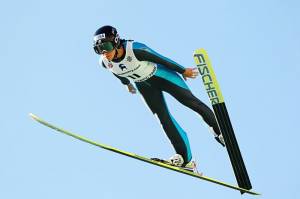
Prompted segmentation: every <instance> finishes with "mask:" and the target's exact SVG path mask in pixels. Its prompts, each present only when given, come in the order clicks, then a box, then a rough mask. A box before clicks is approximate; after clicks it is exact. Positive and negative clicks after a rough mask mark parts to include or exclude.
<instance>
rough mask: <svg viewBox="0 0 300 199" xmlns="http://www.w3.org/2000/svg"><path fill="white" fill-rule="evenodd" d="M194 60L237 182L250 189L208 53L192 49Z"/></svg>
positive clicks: (240, 185)
mask: <svg viewBox="0 0 300 199" xmlns="http://www.w3.org/2000/svg"><path fill="white" fill-rule="evenodd" d="M194 60H195V63H196V65H197V68H198V70H199V73H200V74H201V76H202V81H203V84H204V87H205V89H206V92H207V94H208V97H209V99H210V102H211V104H212V107H213V110H214V113H215V116H216V119H217V122H218V124H219V127H220V130H221V132H222V134H223V137H224V140H225V144H226V149H227V152H228V155H229V158H230V161H231V165H232V167H233V170H234V174H235V177H236V180H237V183H238V185H239V187H241V188H243V189H247V190H250V189H251V188H252V185H251V182H250V179H249V176H248V173H247V170H246V167H245V164H244V161H243V158H242V154H241V152H240V149H239V146H238V142H237V140H236V137H235V134H234V130H233V127H232V124H231V122H230V118H229V115H228V112H227V108H226V105H225V102H224V98H223V96H222V93H221V89H220V86H219V84H218V81H217V79H216V75H215V73H214V70H213V68H212V65H211V62H210V59H209V57H208V54H207V53H206V51H205V50H204V49H202V48H201V49H197V50H195V51H194ZM241 193H244V191H241Z"/></svg>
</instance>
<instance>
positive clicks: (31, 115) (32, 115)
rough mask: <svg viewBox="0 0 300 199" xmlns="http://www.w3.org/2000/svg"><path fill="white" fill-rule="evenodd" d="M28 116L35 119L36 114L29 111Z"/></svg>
mask: <svg viewBox="0 0 300 199" xmlns="http://www.w3.org/2000/svg"><path fill="white" fill-rule="evenodd" d="M29 116H30V117H31V118H32V119H34V120H37V116H36V115H34V114H33V113H29Z"/></svg>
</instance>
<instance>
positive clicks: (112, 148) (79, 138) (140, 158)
mask: <svg viewBox="0 0 300 199" xmlns="http://www.w3.org/2000/svg"><path fill="white" fill-rule="evenodd" d="M29 115H30V117H31V118H32V119H34V120H35V121H37V122H39V123H41V124H43V125H45V126H47V127H49V128H51V129H54V130H56V131H57V132H60V133H63V134H66V135H68V136H71V137H73V138H75V139H78V140H81V141H83V142H86V143H89V144H91V145H94V146H97V147H100V148H102V149H105V150H108V151H112V152H114V153H118V154H121V155H125V156H127V157H130V158H133V159H136V160H140V161H143V162H146V163H149V164H152V165H156V166H159V167H163V168H166V169H169V170H173V171H176V172H179V173H182V174H185V175H189V176H192V177H195V178H198V179H202V180H205V181H209V182H212V183H215V184H218V185H222V186H224V187H228V188H231V189H235V190H238V191H243V192H245V193H248V194H252V195H260V194H259V193H256V192H253V191H250V190H247V189H243V188H240V187H238V186H234V185H231V184H228V183H225V182H221V181H218V180H215V179H213V178H209V177H206V176H203V175H200V174H197V173H193V172H191V171H187V170H185V169H183V168H180V167H175V166H172V165H168V164H166V163H164V162H161V161H155V160H152V159H150V158H146V157H143V156H140V155H137V154H134V153H130V152H127V151H123V150H120V149H117V148H114V147H111V146H108V145H105V144H101V143H98V142H95V141H93V140H90V139H88V138H85V137H83V136H81V135H78V134H75V133H72V132H70V131H67V130H65V129H62V128H60V127H57V126H54V125H52V124H50V123H48V122H46V121H45V120H43V119H41V118H39V117H38V116H36V115H34V114H32V113H30V114H29Z"/></svg>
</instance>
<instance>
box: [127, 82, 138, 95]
mask: <svg viewBox="0 0 300 199" xmlns="http://www.w3.org/2000/svg"><path fill="white" fill-rule="evenodd" d="M127 89H128V91H129V92H130V93H132V94H136V88H135V87H134V86H133V84H131V83H130V84H128V85H127Z"/></svg>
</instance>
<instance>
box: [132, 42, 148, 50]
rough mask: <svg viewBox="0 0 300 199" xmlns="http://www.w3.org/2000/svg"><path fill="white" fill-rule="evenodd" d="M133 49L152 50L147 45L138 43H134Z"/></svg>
mask: <svg viewBox="0 0 300 199" xmlns="http://www.w3.org/2000/svg"><path fill="white" fill-rule="evenodd" d="M132 48H133V49H134V50H151V49H150V48H149V47H148V46H147V45H146V44H144V43H141V42H137V41H133V43H132Z"/></svg>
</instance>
